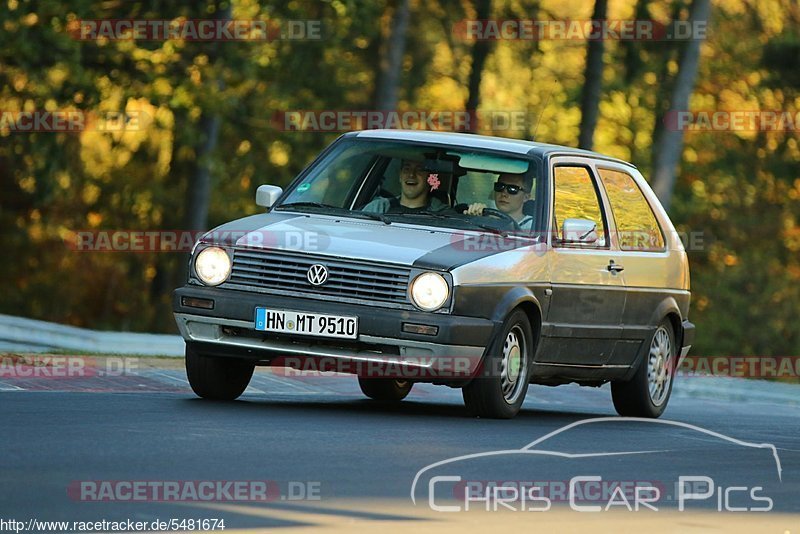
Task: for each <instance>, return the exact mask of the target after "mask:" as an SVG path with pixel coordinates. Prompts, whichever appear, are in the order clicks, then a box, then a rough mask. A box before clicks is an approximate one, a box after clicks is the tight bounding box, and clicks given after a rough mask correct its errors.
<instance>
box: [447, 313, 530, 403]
mask: <svg viewBox="0 0 800 534" xmlns="http://www.w3.org/2000/svg"><path fill="white" fill-rule="evenodd" d="M532 354H533V332H532V331H531V324H530V321H529V320H528V316H527V315H525V312H523V311H522V310H515V311H514V312H513V313H512V314H511V315H509V316H508V318H507V319H506V321H505V322H504V323H503V327H502V328H501V329H500V333H499V335H498V336H497V337H496V338H495V339H494V340H493V341H492V344H491V346H490V347H489V351H488V352H487V354H486V357H485V358H484V361H483V366H482V368H481V374H480V376H478V377H476V378H475V379H474V380H472V382H470V383H469V384H467V385H466V386H464V388H463V389H462V390H461V393H462V396H463V397H464V404H465V405H466V407H467V411H469V412H470V414H472V415H475V416H478V417H489V418H493V419H511V418H512V417H514V416H515V415H517V413H519V410H520V408H522V402H523V401H524V400H525V395H526V393H527V392H528V381H529V379H530V362H531V355H532Z"/></svg>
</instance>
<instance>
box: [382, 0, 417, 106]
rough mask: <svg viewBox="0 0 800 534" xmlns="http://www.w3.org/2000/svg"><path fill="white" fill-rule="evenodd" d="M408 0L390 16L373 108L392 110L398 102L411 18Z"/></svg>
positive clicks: (402, 2)
mask: <svg viewBox="0 0 800 534" xmlns="http://www.w3.org/2000/svg"><path fill="white" fill-rule="evenodd" d="M409 2H410V0H400V2H399V5H398V6H397V8H396V9H395V12H394V15H393V16H392V23H391V28H390V34H389V39H388V40H387V42H386V53H385V55H384V59H383V61H382V62H381V63H382V64H381V76H380V79H379V80H378V90H377V91H376V93H377V94H376V97H375V108H376V109H380V110H394V109H396V108H397V101H398V100H399V97H398V94H399V87H400V71H401V70H402V69H403V55H404V54H405V52H406V33H407V32H408V21H409V19H410V18H411V8H410V5H409Z"/></svg>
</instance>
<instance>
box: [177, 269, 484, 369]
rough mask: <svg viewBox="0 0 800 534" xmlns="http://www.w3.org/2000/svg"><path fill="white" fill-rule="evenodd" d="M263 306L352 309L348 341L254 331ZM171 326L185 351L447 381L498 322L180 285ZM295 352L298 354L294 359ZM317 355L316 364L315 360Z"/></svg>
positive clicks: (473, 362) (472, 362)
mask: <svg viewBox="0 0 800 534" xmlns="http://www.w3.org/2000/svg"><path fill="white" fill-rule="evenodd" d="M186 298H196V299H206V300H212V301H213V302H214V304H213V309H204V308H198V307H193V306H187V305H186V303H185V299H186ZM257 307H266V308H270V309H275V310H291V311H300V312H309V313H318V314H329V315H355V316H358V330H359V332H358V338H357V339H355V340H346V339H335V338H322V337H315V336H306V335H287V334H273V333H270V332H262V331H257V330H255V309H256V308H257ZM173 312H174V314H175V320H176V322H177V324H178V329H179V330H180V333H181V335H182V336H183V338H184V339H185V340H186V343H187V345H188V346H189V347H191V349H192V350H194V351H196V352H198V353H199V354H203V355H207V356H223V357H233V358H247V359H252V360H255V361H258V362H259V363H263V364H272V365H285V366H289V367H295V366H298V365H305V363H306V362H307V361H309V360H315V361H317V362H318V363H317V366H315V367H310V366H307V365H306V366H305V367H303V368H306V369H320V370H327V371H343V372H356V373H359V374H362V373H367V374H374V375H380V374H381V373H383V371H386V373H385V374H391V373H392V372H396V373H399V376H402V377H406V378H415V379H418V380H430V381H437V380H442V381H447V379H458V378H462V379H463V378H466V377H468V376H472V375H473V374H474V373H475V371H476V370H477V368H478V366H479V364H480V362H481V360H482V358H483V354H484V352H485V348H486V346H487V345H488V344H489V342H490V340H491V337H492V334H493V332H494V331H495V329H496V328H497V327H498V326H499V325H497V324H495V323H494V322H493V321H491V320H488V319H482V318H475V317H464V316H453V315H449V314H441V313H426V312H421V311H420V312H417V311H409V310H405V309H391V308H384V307H377V306H369V305H361V304H347V303H341V302H328V301H318V300H311V299H305V298H298V297H287V296H279V295H270V294H263V293H250V292H246V291H236V290H230V289H220V288H210V287H203V286H194V285H186V286H184V287H182V288H179V289H177V290H176V291H175V292H174V293H173ZM404 323H411V324H420V325H427V326H434V327H436V330H437V332H436V334H435V335H425V334H416V333H410V332H405V331H403V329H402V327H403V324H404ZM301 359H302V360H301ZM321 360H322V361H324V362H325V363H324V364H323V365H321V364H319V361H321Z"/></svg>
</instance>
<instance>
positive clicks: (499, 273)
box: [173, 130, 694, 418]
mask: <svg viewBox="0 0 800 534" xmlns="http://www.w3.org/2000/svg"><path fill="white" fill-rule="evenodd" d="M256 202H257V203H258V204H259V205H260V206H263V207H264V208H266V212H265V213H261V214H258V215H253V216H250V217H245V218H243V219H239V220H236V221H233V222H230V223H227V224H225V225H222V226H220V227H218V228H216V229H214V230H213V231H211V232H209V233H208V234H207V235H206V236H204V237H203V238H202V239H201V240H200V241H199V242H198V243H197V245H196V246H195V249H194V251H193V253H192V258H191V266H190V275H189V280H188V283H187V284H186V285H185V286H184V287H182V288H180V289H178V290H176V291H175V293H174V301H173V308H174V312H175V318H176V320H177V323H178V327H179V329H180V332H181V334H182V335H183V337H184V338H185V340H186V369H187V375H188V377H189V382H190V384H191V386H192V389H193V390H194V392H195V393H196V394H197V395H199V396H201V397H204V398H209V399H235V398H237V397H238V396H239V395H241V394H242V392H243V391H244V390H245V388H246V387H247V385H248V383H249V381H250V379H251V377H252V374H253V369H254V367H255V366H256V365H280V366H293V367H298V366H299V367H300V368H304V369H308V368H312V367H308V366H307V365H308V362H313V363H314V365H316V366H317V367H316V368H317V369H320V370H330V371H345V372H351V373H355V374H358V377H359V378H358V379H359V384H360V385H361V389H362V391H363V392H364V393H365V394H366V395H367V396H369V397H371V398H373V399H378V400H383V401H393V400H401V399H403V398H404V397H405V396H406V395H407V394H408V392H409V390H410V389H411V388H412V386H413V385H414V383H415V382H432V383H435V384H441V385H446V386H450V387H456V388H461V390H462V392H463V398H464V402H465V404H466V406H467V409H468V410H469V411H470V412H471V413H473V414H476V415H480V416H484V417H498V418H509V417H513V416H514V415H515V414H516V413H517V412H518V411H519V409H520V406H521V405H522V402H523V400H524V398H525V395H526V393H527V390H528V385H529V384H530V383H534V384H544V385H550V386H554V385H559V384H566V383H571V382H576V383H578V384H581V385H585V386H600V385H602V384H604V383H606V382H610V383H611V392H612V398H613V402H614V406H615V407H616V409H617V411H618V412H619V413H620V414H622V415H631V416H645V417H658V416H659V415H661V413H662V412H663V411H664V409H665V407H666V406H667V402H668V400H669V397H670V393H671V391H672V384H673V378H674V373H673V371H674V369H676V367H677V365H678V363H679V360H680V358H682V357H684V356H685V355H686V354H687V352H688V351H689V348H690V346H691V342H692V339H693V336H694V325H692V323H690V322H689V320H688V312H689V299H690V293H689V268H688V262H687V258H686V252H685V251H684V248H683V245H682V243H681V241H680V239H679V237H678V235H677V233H676V231H675V229H674V227H673V225H672V223H671V222H670V220H669V218H668V217H667V214H666V213H665V211H664V209H663V208H662V207H661V205H660V204H659V202H658V200H657V199H656V197H655V195H654V194H653V192H652V190H651V189H650V187H649V186H648V185H647V183H646V181H645V180H644V178H643V177H642V175H641V174H640V173H639V171H638V170H637V169H636V168H635V167H634V166H633V165H631V164H629V163H626V162H624V161H620V160H617V159H613V158H609V157H605V156H602V155H599V154H596V153H593V152H587V151H581V150H575V149H570V148H565V147H560V146H553V145H547V144H542V143H536V142H528V141H517V140H510V139H501V138H493V137H484V136H478V135H468V134H452V133H433V132H421V131H397V130H371V131H363V132H354V133H349V134H346V135H343V136H342V137H340V138H339V139H338V140H336V142H334V143H333V144H332V145H331V146H329V147H328V148H327V149H325V150H324V151H323V152H322V153H321V154H320V155H319V157H317V159H316V160H315V161H313V162H312V163H311V164H310V165H309V166H308V167H307V168H306V169H305V170H304V171H303V172H301V173H300V175H299V176H297V178H295V180H294V181H292V183H291V184H289V186H288V187H287V188H286V190H285V191H284V190H282V189H281V188H279V187H276V186H273V185H262V186H260V187H259V188H258V191H257V193H256Z"/></svg>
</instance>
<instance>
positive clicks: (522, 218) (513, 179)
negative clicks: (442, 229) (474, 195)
mask: <svg viewBox="0 0 800 534" xmlns="http://www.w3.org/2000/svg"><path fill="white" fill-rule="evenodd" d="M531 185H532V184H531V181H530V180H525V179H524V178H523V175H521V174H508V173H503V174H501V175H500V176H498V177H497V181H496V182H495V183H494V203H495V205H496V206H497V209H498V211H501V212H503V213H505V214H506V215H508V216H509V217H511V218H512V219H514V220H515V221H516V222H517V225H519V227H520V229H522V230H531V229H533V217H532V216H530V215H526V214H525V213H524V211H523V206H524V205H525V202H526V201H528V200H530V198H531ZM485 208H486V204H483V203H481V202H475V203H474V204H470V205H469V207H468V208H467V211H465V212H464V213H466V214H467V215H483V210H484V209H485Z"/></svg>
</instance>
